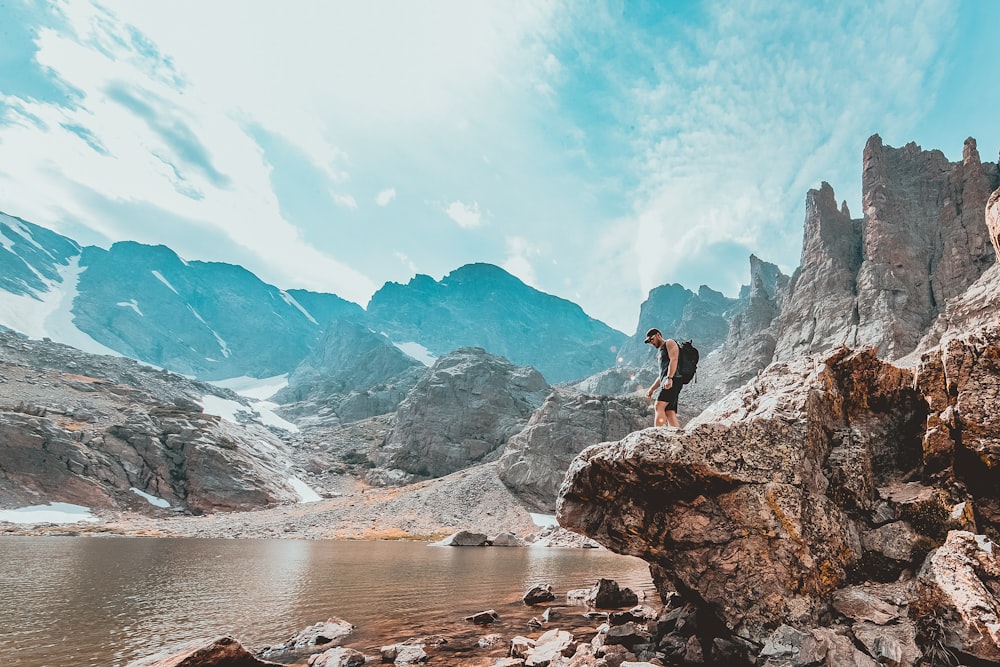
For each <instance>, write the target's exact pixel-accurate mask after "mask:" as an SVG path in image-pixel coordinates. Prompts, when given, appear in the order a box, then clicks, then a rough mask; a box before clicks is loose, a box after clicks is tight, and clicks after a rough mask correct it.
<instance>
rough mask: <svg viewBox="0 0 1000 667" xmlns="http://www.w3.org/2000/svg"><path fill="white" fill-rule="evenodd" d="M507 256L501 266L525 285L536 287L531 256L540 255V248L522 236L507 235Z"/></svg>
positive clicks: (536, 280) (536, 282)
mask: <svg viewBox="0 0 1000 667" xmlns="http://www.w3.org/2000/svg"><path fill="white" fill-rule="evenodd" d="M506 245H507V258H506V259H505V260H504V262H503V264H502V266H501V268H503V269H504V270H505V271H507V273H510V274H511V275H515V276H517V277H518V278H520V279H521V281H522V282H524V283H525V284H526V285H531V286H532V287H536V288H537V287H538V278H537V276H536V274H535V267H534V265H533V264H532V258H533V257H538V256H539V255H541V252H542V251H541V249H540V248H539V247H538V246H537V245H535V244H533V243H532V242H531V241H529V240H528V239H526V238H524V237H522V236H509V237H507V239H506Z"/></svg>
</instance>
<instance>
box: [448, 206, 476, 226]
mask: <svg viewBox="0 0 1000 667" xmlns="http://www.w3.org/2000/svg"><path fill="white" fill-rule="evenodd" d="M444 212H445V213H447V214H448V217H449V218H451V219H452V220H454V221H455V222H457V223H458V226H459V227H462V228H464V229H472V228H475V227H479V226H480V225H482V224H483V214H482V212H480V210H479V202H472V203H471V204H466V203H463V202H461V201H453V202H452V203H450V204H448V206H446V207H445V209H444Z"/></svg>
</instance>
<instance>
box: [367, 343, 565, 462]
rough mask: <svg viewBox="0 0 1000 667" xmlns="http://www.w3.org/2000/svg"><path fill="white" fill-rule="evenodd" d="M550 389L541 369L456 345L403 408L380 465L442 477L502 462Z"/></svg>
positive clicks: (415, 389)
mask: <svg viewBox="0 0 1000 667" xmlns="http://www.w3.org/2000/svg"><path fill="white" fill-rule="evenodd" d="M549 391H550V388H549V386H548V384H547V383H546V382H545V379H544V378H543V377H542V376H541V374H540V373H539V372H538V371H536V370H535V369H533V368H530V367H524V366H514V365H513V364H511V363H510V362H509V361H507V360H506V359H503V358H502V357H497V356H494V355H492V354H489V353H487V352H486V351H485V350H483V349H481V348H463V349H461V350H456V351H455V352H452V353H451V354H447V355H445V356H443V357H441V358H440V359H438V360H437V361H436V362H435V363H434V366H432V367H431V369H430V370H429V371H428V372H427V374H426V375H424V376H423V377H422V378H421V380H420V381H419V382H418V383H417V384H416V386H415V387H414V388H413V389H412V390H411V391H410V393H409V395H407V397H406V400H404V401H403V403H402V404H401V405H400V406H399V410H398V411H397V413H396V422H395V424H394V426H393V430H392V433H390V435H389V438H388V441H387V442H386V445H385V448H384V450H383V451H382V454H381V457H380V459H381V460H380V463H382V464H383V465H384V466H385V467H388V468H397V469H400V470H403V471H405V472H407V473H410V474H411V475H415V476H418V477H440V476H442V475H447V474H448V473H450V472H454V471H456V470H459V469H461V468H465V467H467V466H469V465H471V464H473V463H476V462H480V461H483V460H490V459H491V458H492V459H493V460H495V456H496V454H495V453H496V452H497V450H498V449H499V448H500V447H501V446H503V444H504V443H506V442H507V440H508V439H509V438H510V437H511V436H513V435H514V434H515V433H518V432H519V431H520V430H521V429H523V428H524V426H525V424H526V423H527V422H528V419H529V418H530V417H531V413H532V412H534V411H535V409H536V408H538V407H539V406H540V405H541V404H542V401H543V399H544V398H545V396H546V395H548V393H549Z"/></svg>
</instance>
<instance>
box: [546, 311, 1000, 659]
mask: <svg viewBox="0 0 1000 667" xmlns="http://www.w3.org/2000/svg"><path fill="white" fill-rule="evenodd" d="M998 337H1000V326H996V325H994V326H992V327H989V328H986V329H984V330H980V331H976V332H974V333H972V334H968V335H967V336H965V337H956V338H951V339H948V340H946V341H945V342H944V343H943V344H942V345H941V347H940V348H938V349H937V350H935V351H932V352H930V353H927V354H925V355H924V360H923V364H922V365H921V366H920V367H919V368H917V369H916V370H913V369H907V368H902V367H897V366H894V365H892V364H890V363H887V362H885V361H883V360H880V359H879V357H878V354H877V351H876V350H875V349H874V348H863V349H860V350H858V351H851V350H849V349H848V348H837V349H835V350H832V351H829V352H827V353H825V354H823V355H817V356H812V357H803V358H800V359H798V360H796V361H790V362H787V363H776V364H773V365H772V366H770V367H769V368H768V370H766V371H765V372H763V373H762V374H761V375H760V376H758V377H757V378H756V379H754V380H752V381H751V382H750V383H748V384H747V385H746V386H745V387H743V388H742V389H740V390H738V391H735V392H733V393H732V394H730V395H728V396H727V397H726V398H725V399H723V400H722V401H719V402H718V403H716V404H715V405H714V406H712V407H711V408H710V409H708V410H706V411H705V412H704V413H702V414H701V415H700V416H699V417H698V418H697V419H695V420H693V421H692V422H690V423H689V424H688V425H687V426H686V427H685V429H683V430H681V431H671V430H668V429H661V428H650V429H646V430H643V431H639V432H636V433H632V434H630V435H628V436H626V437H625V438H623V439H622V440H621V441H619V442H617V443H602V444H598V445H594V446H592V447H589V448H588V449H586V450H584V452H583V453H582V454H581V455H580V456H579V457H577V459H576V460H575V461H574V462H573V463H572V464H571V467H570V469H569V472H568V473H567V476H566V478H565V480H564V483H563V486H562V488H561V490H560V496H559V501H558V514H557V516H558V519H559V522H560V524H561V525H563V526H564V527H567V528H570V529H572V530H575V531H578V532H581V533H583V534H585V535H587V536H589V537H591V538H593V539H595V540H596V541H598V542H600V543H601V544H604V545H605V546H607V547H609V548H611V549H613V550H615V551H618V552H620V553H626V554H630V555H635V556H639V557H642V558H644V559H646V560H647V561H649V562H650V564H651V571H652V572H653V574H654V580H656V581H657V585H658V587H659V588H660V591H661V594H663V595H668V594H672V592H673V591H678V592H680V593H681V595H682V596H684V597H685V599H688V600H690V601H692V602H693V603H695V604H697V605H698V606H699V608H701V609H702V610H703V611H704V612H705V613H706V614H708V616H709V617H710V618H714V619H716V620H717V624H716V625H715V630H714V632H715V633H716V635H726V634H727V633H734V634H736V635H740V636H742V637H747V638H750V639H752V640H754V641H758V642H760V644H761V645H764V644H765V643H767V642H768V641H770V640H774V638H773V637H772V632H773V631H774V629H775V628H776V627H778V626H789V627H792V628H797V629H798V631H801V632H804V633H806V634H809V633H810V632H811V633H812V634H813V635H815V633H816V632H817V631H819V632H820V634H822V633H823V632H829V631H830V629H835V630H836V633H838V634H845V635H847V636H853V637H854V639H855V640H856V641H855V642H854V645H855V646H862V645H866V644H865V642H866V641H869V640H872V639H873V637H874V636H876V635H884V636H894V637H896V639H894V640H893V641H895V642H896V643H897V644H898V646H896V647H895V648H893V650H894V651H895V650H896V649H898V650H899V651H900V652H902V651H903V650H904V648H905V650H906V651H910V648H906V647H908V646H909V644H907V643H906V637H907V636H908V635H913V636H915V637H916V638H917V644H919V645H920V646H921V647H922V650H923V649H926V647H928V646H929V645H930V643H931V641H932V640H931V638H930V634H929V633H930V632H931V630H929V629H928V627H926V626H925V625H920V624H919V623H917V624H914V623H913V622H912V621H910V620H908V618H909V617H908V616H907V609H910V610H911V611H912V612H913V615H914V617H916V616H917V615H918V614H917V612H918V610H919V609H921V608H923V607H922V605H926V604H927V602H926V601H927V599H928V596H932V593H927V592H926V591H927V590H928V589H927V585H928V584H929V582H939V583H937V584H935V586H936V587H937V589H941V588H942V586H943V584H941V583H940V582H946V581H952V582H953V581H955V580H956V577H958V578H959V580H962V581H965V582H966V584H965V589H967V590H970V591H971V590H974V591H975V592H976V595H978V596H980V597H979V598H975V599H972V598H970V597H969V596H968V595H963V594H959V593H957V592H954V591H952V592H948V591H944V592H942V591H940V590H938V591H937V592H935V593H933V595H938V596H941V595H944V596H945V598H946V599H947V600H950V601H949V602H948V603H947V604H948V605H950V607H949V608H951V609H953V611H954V613H952V614H951V615H950V616H948V615H947V614H946V616H947V618H946V619H945V621H946V626H947V627H948V628H950V629H949V630H948V631H947V632H944V633H943V639H941V641H943V642H944V646H946V647H947V649H948V650H949V651H952V652H954V653H955V654H957V655H971V656H974V657H978V658H980V659H985V660H993V659H995V658H993V657H991V656H993V655H994V653H993V652H995V651H997V650H1000V647H998V642H997V638H996V637H994V636H993V635H991V634H990V633H989V632H987V633H986V634H985V635H983V633H982V632H979V633H976V632H975V630H974V628H975V627H976V624H977V623H978V624H979V627H980V628H990V627H994V626H995V623H996V620H995V613H996V610H997V609H998V608H1000V580H998V578H997V574H996V572H995V571H994V570H995V567H996V566H995V555H990V554H993V551H992V550H993V549H995V547H994V546H991V544H992V543H991V540H996V539H998V538H1000V513H998V512H997V511H996V510H997V502H998V500H1000V467H998V465H997V463H998V461H1000V459H998V450H997V444H996V442H994V440H995V438H996V435H995V434H996V433H997V432H998V428H997V424H996V423H995V422H996V418H995V417H994V415H995V414H997V412H998V410H1000V394H998V393H997V391H996V389H995V387H997V386H1000V367H998V365H997V364H996V359H998V358H1000V338H998ZM966 434H967V435H966ZM970 531H971V532H970ZM963 532H964V533H965V534H970V535H971V534H972V533H980V534H981V535H980V536H979V537H977V538H975V539H972V538H969V539H966V538H960V537H957V536H958V535H961V534H963ZM956 540H958V541H959V542H962V543H963V544H966V545H969V544H973V546H974V545H976V544H978V545H979V546H978V547H976V548H975V549H972V547H969V548H966V549H965V551H964V552H963V553H966V556H964V557H963V558H965V560H964V561H963V560H962V559H961V558H958V557H946V556H945V555H944V554H945V553H947V552H946V551H942V549H953V548H957V547H951V546H948V545H950V544H953V543H955V541H956ZM963 540H964V542H963ZM970 540H971V542H970ZM977 540H978V541H977ZM963 548H964V547H963ZM970 549H971V551H970ZM935 550H936V551H935ZM969 553H972V554H973V555H972V556H970V555H968V554H969ZM929 554H930V555H929ZM934 554H937V555H936V556H935V555H934ZM976 554H979V555H978V556H976ZM983 554H986V555H983ZM973 556H975V558H979V559H980V560H982V559H983V558H986V559H987V560H989V559H990V558H992V559H994V560H990V562H989V563H987V564H986V565H983V564H980V565H978V566H977V565H975V562H978V561H975V559H974V558H973ZM970 559H972V560H970ZM960 561H961V562H966V563H970V564H969V565H968V569H966V570H962V569H961V568H960V567H959V562H960ZM973 561H974V562H973ZM984 562H985V561H984ZM991 563H992V564H991ZM921 566H923V569H922V570H921ZM963 567H965V566H963ZM934 568H938V569H937V570H934ZM941 568H944V569H945V570H946V572H947V574H945V573H942V572H941V571H940V569H941ZM917 571H921V572H923V574H921V575H920V578H919V581H918V578H917V577H916V575H915V573H916V572H917ZM932 572H933V573H932ZM962 572H965V574H962ZM866 581H867V582H869V583H868V584H866V586H867V585H871V586H883V585H885V586H888V585H890V583H891V584H892V585H893V586H897V587H899V588H898V590H897V591H896V598H895V599H896V600H897V603H898V605H899V607H900V610H901V611H900V612H899V613H898V614H896V615H892V616H891V617H887V616H875V617H872V618H866V619H862V621H864V622H863V623H862V622H861V621H858V622H857V623H855V624H854V625H853V626H851V625H847V626H844V625H843V623H844V622H843V617H842V615H839V614H833V613H832V610H831V608H830V602H831V600H835V599H838V596H841V597H842V596H843V594H844V593H843V592H844V591H847V590H850V589H851V587H852V586H854V585H856V584H859V583H863V582H866ZM921 585H923V588H921ZM965 589H963V590H965ZM873 590H874V589H873ZM921 591H924V592H921ZM976 600H978V602H977V601H976ZM959 610H960V611H959ZM991 614H993V616H991ZM949 619H950V620H949ZM956 619H957V620H956ZM864 623H874V624H875V626H877V627H874V628H873V627H869V626H867V625H864ZM947 623H952V624H953V625H947ZM890 626H891V627H892V629H891V631H890V629H889V628H890ZM824 628H826V629H824ZM974 635H975V636H974ZM817 636H818V635H817ZM824 636H825V635H824ZM938 639H940V637H935V638H934V641H937V640H938ZM810 641H813V640H810ZM869 643H871V644H872V647H870V650H869V653H870V654H871V655H869V656H868V657H871V658H874V657H879V656H877V655H875V653H872V652H873V651H875V652H876V653H877V651H876V649H878V650H883V649H885V650H888V649H886V646H888V645H887V644H885V643H878V646H875V643H874V642H873V641H869ZM848 644H850V642H848ZM890 648H891V647H890ZM852 650H853V649H852ZM901 654H902V653H901ZM882 657H883V658H884V657H885V656H882ZM803 664H804V663H803ZM823 664H835V663H831V662H829V661H827V662H826V663H823ZM908 664H912V662H911V663H908Z"/></svg>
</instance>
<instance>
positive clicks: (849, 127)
mask: <svg viewBox="0 0 1000 667" xmlns="http://www.w3.org/2000/svg"><path fill="white" fill-rule="evenodd" d="M945 13H946V9H945V6H943V5H942V4H941V3H940V2H937V1H932V2H926V3H923V6H922V7H921V8H920V11H917V12H914V11H911V10H908V9H906V8H904V7H902V6H897V5H894V4H892V3H889V4H885V5H878V6H875V7H873V8H861V9H858V8H856V10H854V20H852V21H851V26H852V28H851V29H850V30H840V29H831V28H830V26H831V24H834V25H838V24H839V23H840V22H843V21H844V20H845V19H846V16H847V14H845V13H844V10H843V9H841V8H839V6H826V5H816V6H810V7H808V8H805V9H801V11H795V12H784V13H775V12H773V11H772V10H771V8H769V7H768V6H767V5H766V3H765V4H764V5H760V6H754V5H748V6H746V7H744V8H742V9H741V10H740V11H739V12H734V11H729V10H725V9H724V10H723V11H721V12H717V13H716V14H714V15H712V14H710V16H709V24H708V27H707V28H705V29H702V30H699V31H696V32H694V33H693V34H692V35H691V39H692V41H693V43H694V44H695V45H696V48H695V49H694V50H692V51H690V52H680V51H677V52H676V53H675V54H674V57H672V58H671V60H670V64H671V67H670V68H662V69H659V70H657V74H656V76H655V77H651V78H650V79H648V80H644V81H643V85H640V86H638V87H636V88H634V89H633V90H632V91H630V92H631V94H632V98H631V100H630V102H631V104H630V106H631V107H634V108H635V109H636V113H635V120H636V127H637V132H638V135H639V136H638V137H637V146H639V147H641V151H640V153H639V154H638V156H639V161H638V162H637V165H636V173H637V174H638V175H639V177H640V184H639V186H638V188H636V191H635V192H636V197H635V199H634V203H633V207H634V211H633V214H632V216H631V217H632V221H631V224H629V225H628V228H629V229H631V233H632V234H634V236H633V251H632V252H633V253H634V257H635V263H636V266H637V268H638V274H639V280H640V281H641V283H640V284H641V287H642V289H643V291H644V292H646V291H648V290H649V289H651V288H652V287H655V286H657V285H660V284H663V283H666V282H674V281H678V282H682V283H683V284H685V285H686V286H687V287H689V288H692V289H695V288H696V287H697V284H698V282H705V283H708V284H710V285H711V286H712V287H714V288H715V289H722V290H723V291H725V292H727V293H728V294H730V295H734V294H735V290H736V289H737V288H738V286H739V284H740V283H741V282H746V280H747V278H748V263H747V262H746V261H735V260H736V259H737V257H738V256H739V255H740V253H741V252H743V251H741V248H744V249H745V253H744V254H743V256H744V257H746V256H747V255H748V254H749V252H756V253H757V254H758V256H760V257H761V258H762V259H765V260H767V261H772V262H775V263H778V264H779V265H781V266H782V267H783V268H784V269H785V270H790V269H793V268H794V267H795V266H796V265H797V264H798V255H799V252H800V250H801V238H802V237H801V233H802V221H803V218H804V212H805V208H804V200H805V195H806V191H807V190H808V189H810V188H816V187H819V185H820V182H821V181H824V180H825V181H828V182H830V183H831V185H833V187H834V189H835V191H836V192H837V196H838V198H839V199H846V200H847V201H848V205H849V206H850V208H851V210H852V211H854V212H855V214H859V213H860V210H861V209H860V181H861V179H860V176H859V169H860V163H861V157H862V155H861V152H862V148H863V146H864V142H865V140H866V139H867V138H868V136H869V135H870V134H871V133H872V132H874V131H876V130H877V131H879V132H881V133H882V134H883V137H885V136H886V135H887V134H889V135H892V134H895V133H898V132H900V131H903V132H905V131H906V130H907V128H910V127H912V126H913V124H914V123H915V121H916V119H917V118H918V114H919V113H920V110H921V109H922V108H923V96H924V95H925V94H926V93H925V90H926V78H925V76H924V75H923V74H921V73H922V72H924V71H926V70H929V69H930V68H932V66H933V62H934V59H935V57H936V55H937V53H938V51H937V49H938V48H939V43H940V42H939V40H937V39H933V38H931V37H930V34H931V33H932V32H933V31H934V30H935V26H936V25H937V24H938V23H939V22H942V21H945V16H944V14H945ZM762 44H763V45H767V47H766V48H761V45H762ZM819 45H822V47H821V48H820V46H819ZM658 46H659V45H655V44H653V45H650V48H658ZM900 53H906V54H907V55H906V58H905V63H904V62H903V61H902V60H901V58H900V55H899V54H900ZM901 66H902V69H903V71H899V69H900V67H901ZM887 72H895V74H892V75H887V74H886V73H887ZM873 118H878V119H881V120H880V122H882V125H880V126H873V125H872V119H873Z"/></svg>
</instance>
